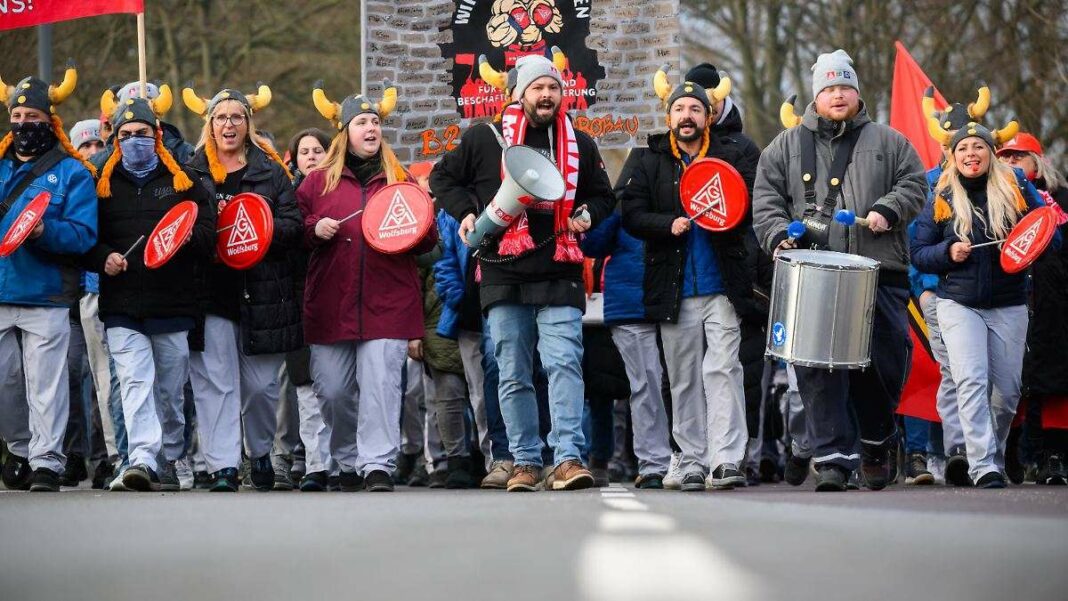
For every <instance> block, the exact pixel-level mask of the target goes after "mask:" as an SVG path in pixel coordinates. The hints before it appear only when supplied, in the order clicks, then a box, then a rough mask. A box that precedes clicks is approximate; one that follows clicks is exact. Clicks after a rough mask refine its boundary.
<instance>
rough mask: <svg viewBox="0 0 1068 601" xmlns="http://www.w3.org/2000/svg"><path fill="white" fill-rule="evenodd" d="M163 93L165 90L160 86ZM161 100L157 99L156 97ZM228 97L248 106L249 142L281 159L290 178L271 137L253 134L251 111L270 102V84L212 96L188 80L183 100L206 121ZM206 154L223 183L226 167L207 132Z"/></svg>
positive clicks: (281, 163) (214, 176)
mask: <svg viewBox="0 0 1068 601" xmlns="http://www.w3.org/2000/svg"><path fill="white" fill-rule="evenodd" d="M161 97H162V90H161ZM157 100H158V99H157ZM227 100H234V101H236V102H237V103H239V104H240V105H241V106H242V107H244V109H245V113H246V116H247V117H248V120H249V142H251V143H252V145H253V146H255V147H256V148H259V149H260V150H262V151H263V152H264V154H266V155H267V156H269V157H270V158H271V160H273V161H274V162H276V163H278V165H279V166H281V167H282V171H284V172H285V174H286V176H287V177H289V178H290V179H292V178H293V176H292V175H291V174H290V173H289V167H288V166H287V165H286V164H285V161H283V160H282V157H280V156H278V152H277V151H276V150H275V149H274V147H273V146H272V145H271V142H270V140H268V139H267V138H264V137H263V136H260V135H254V134H253V131H254V128H253V125H252V115H253V114H254V113H257V112H259V111H261V110H263V109H264V108H267V105H269V104H270V103H271V88H269V87H267V86H266V85H265V84H262V83H260V84H257V90H256V93H255V94H242V93H241V92H239V91H237V90H235V89H233V88H224V89H222V90H220V91H219V93H217V94H215V96H212V97H211V99H210V100H209V99H207V98H202V97H200V96H198V95H197V93H196V91H195V90H193V84H192V82H190V83H189V84H186V86H185V88H183V89H182V102H184V103H185V107H186V108H187V109H189V110H190V111H193V112H194V113H196V114H198V115H200V116H201V117H203V118H204V120H205V121H208V120H210V119H211V115H212V113H214V112H215V108H216V107H217V106H219V104H220V103H222V102H225V101H227ZM204 155H205V158H207V160H208V169H209V170H210V171H211V179H212V180H213V181H215V183H217V184H221V183H223V182H224V181H226V169H225V168H224V167H223V166H222V163H220V162H219V155H218V147H217V146H216V145H215V138H214V137H213V136H206V139H205V141H204Z"/></svg>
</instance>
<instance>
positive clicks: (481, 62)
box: [478, 54, 508, 92]
mask: <svg viewBox="0 0 1068 601" xmlns="http://www.w3.org/2000/svg"><path fill="white" fill-rule="evenodd" d="M478 74H479V75H480V76H482V81H484V82H486V83H488V84H489V85H491V86H493V87H494V88H497V89H498V90H500V91H502V92H504V91H505V90H507V89H508V73H502V72H500V71H498V70H496V69H494V68H493V67H492V66H491V65H490V64H489V59H487V58H486V55H485V54H480V55H478Z"/></svg>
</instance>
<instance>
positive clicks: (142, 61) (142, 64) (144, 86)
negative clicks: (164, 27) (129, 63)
mask: <svg viewBox="0 0 1068 601" xmlns="http://www.w3.org/2000/svg"><path fill="white" fill-rule="evenodd" d="M145 56H146V52H145V13H144V12H139V13H137V68H138V72H139V76H140V78H141V98H148V66H147V65H146V58H145Z"/></svg>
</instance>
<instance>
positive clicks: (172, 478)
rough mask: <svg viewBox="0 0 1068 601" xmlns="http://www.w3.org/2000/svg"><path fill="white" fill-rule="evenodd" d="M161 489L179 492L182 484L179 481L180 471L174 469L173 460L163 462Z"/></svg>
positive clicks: (160, 473)
mask: <svg viewBox="0 0 1068 601" xmlns="http://www.w3.org/2000/svg"><path fill="white" fill-rule="evenodd" d="M159 489H160V490H162V491H165V492H179V491H181V490H182V484H181V482H179V481H178V472H177V471H176V470H175V469H174V462H173V461H166V462H164V463H163V469H161V470H160V471H159Z"/></svg>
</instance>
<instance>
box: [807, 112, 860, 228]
mask: <svg viewBox="0 0 1068 601" xmlns="http://www.w3.org/2000/svg"><path fill="white" fill-rule="evenodd" d="M865 125H866V124H865ZM863 127H864V125H861V126H860V127H856V128H854V129H852V130H850V131H849V132H847V133H846V134H845V135H843V136H842V138H841V141H840V142H839V143H838V148H836V149H835V151H834V157H833V158H832V159H831V171H830V173H828V174H827V177H828V181H827V197H826V198H824V199H823V203H822V204H817V203H816V132H814V131H812V130H810V129H808V128H807V127H802V128H800V129H801V130H802V131H801V174H802V175H801V181H802V183H803V184H804V186H805V210H804V213H803V214H802V216H801V221H802V223H804V224H805V228H806V233H805V238H804V239H805V241H806V242H808V243H809V244H810V245H811V246H813V247H826V246H827V245H828V243H829V242H830V236H829V230H830V225H831V220H832V218H833V216H834V209H835V206H836V205H837V204H838V196H839V195H840V194H841V193H842V180H843V179H844V178H845V172H846V169H847V168H849V163H850V162H852V160H853V148H854V147H855V146H856V143H857V138H859V137H860V130H861V129H862V128H863Z"/></svg>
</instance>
